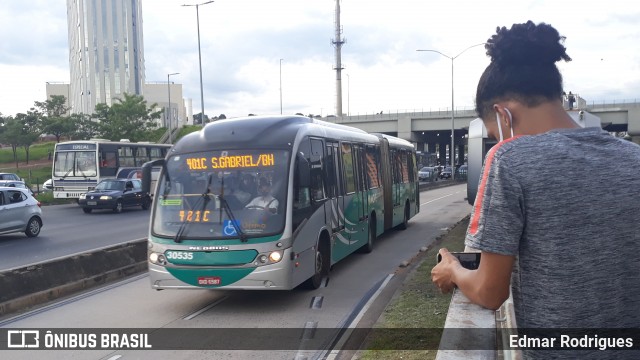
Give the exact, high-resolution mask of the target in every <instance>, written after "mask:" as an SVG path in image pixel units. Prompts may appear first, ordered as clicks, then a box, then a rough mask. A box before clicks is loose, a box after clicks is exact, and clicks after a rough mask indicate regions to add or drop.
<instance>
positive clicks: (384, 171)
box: [380, 137, 394, 231]
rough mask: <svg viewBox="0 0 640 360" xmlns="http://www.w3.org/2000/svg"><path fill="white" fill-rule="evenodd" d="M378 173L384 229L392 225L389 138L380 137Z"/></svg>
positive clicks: (391, 167)
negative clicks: (380, 182)
mask: <svg viewBox="0 0 640 360" xmlns="http://www.w3.org/2000/svg"><path fill="white" fill-rule="evenodd" d="M380 154H381V156H380V160H381V162H380V173H381V175H382V178H381V179H382V189H383V192H382V196H383V207H384V210H383V213H384V230H385V231H386V230H389V229H390V228H391V227H393V197H394V196H393V195H394V193H393V192H394V185H393V182H394V181H393V174H394V171H393V158H392V155H393V154H392V153H391V151H390V149H389V140H387V139H385V138H383V137H382V138H380Z"/></svg>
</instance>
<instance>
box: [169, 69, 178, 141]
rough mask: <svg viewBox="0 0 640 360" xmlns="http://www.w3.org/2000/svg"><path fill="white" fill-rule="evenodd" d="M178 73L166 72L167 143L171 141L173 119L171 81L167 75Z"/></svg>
mask: <svg viewBox="0 0 640 360" xmlns="http://www.w3.org/2000/svg"><path fill="white" fill-rule="evenodd" d="M178 74H180V73H171V74H167V94H168V98H169V106H168V110H167V120H169V144H172V143H173V126H172V123H173V119H172V116H171V83H170V82H169V77H170V76H171V75H178Z"/></svg>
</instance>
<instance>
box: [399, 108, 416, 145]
mask: <svg viewBox="0 0 640 360" xmlns="http://www.w3.org/2000/svg"><path fill="white" fill-rule="evenodd" d="M411 121H412V120H411V116H410V115H409V114H406V115H399V116H398V137H399V138H401V139H404V140H407V141H410V142H412V143H415V142H417V141H418V140H420V139H418V136H417V135H416V134H414V133H413V131H411Z"/></svg>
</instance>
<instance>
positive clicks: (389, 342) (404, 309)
mask: <svg viewBox="0 0 640 360" xmlns="http://www.w3.org/2000/svg"><path fill="white" fill-rule="evenodd" d="M468 225H469V218H468V217H467V218H465V219H464V220H463V221H461V222H459V223H458V224H456V226H454V227H453V228H452V229H451V230H450V231H449V232H447V233H446V234H445V235H443V236H442V237H440V238H439V239H438V240H436V242H435V243H434V244H433V245H431V246H430V248H429V250H427V251H426V252H425V253H424V254H423V255H422V257H421V259H422V262H421V264H420V265H418V267H417V268H415V269H414V270H413V272H412V273H411V274H409V275H408V276H407V278H406V279H405V282H404V283H403V285H402V286H401V287H400V289H398V291H397V292H396V294H395V296H394V298H393V299H392V301H391V302H390V303H389V305H387V307H386V309H385V310H384V312H383V313H382V315H381V316H380V319H378V322H377V323H376V325H375V327H374V328H382V329H387V328H394V329H403V330H405V331H403V336H402V338H398V337H397V335H398V334H397V333H392V332H384V331H379V332H374V333H373V334H374V335H373V336H370V337H369V338H368V339H367V340H366V342H365V344H364V347H363V349H367V350H363V351H361V352H360V353H359V354H358V356H357V357H358V358H359V359H361V360H387V359H389V360H396V359H403V360H413V359H415V360H425V359H435V358H436V354H437V352H438V351H437V344H439V342H440V339H430V340H429V339H427V340H425V339H424V338H423V337H422V336H423V335H424V332H422V331H421V330H420V329H425V330H428V329H438V328H442V327H444V322H445V319H446V317H447V311H448V308H449V303H450V301H451V294H446V295H443V294H441V293H440V291H439V290H438V289H436V287H435V286H434V285H433V284H432V282H431V269H432V268H433V267H434V266H435V264H436V254H437V253H438V249H440V248H441V247H446V248H447V249H449V250H450V251H463V250H464V236H465V233H466V230H467V226H468ZM407 329H416V331H415V332H412V331H406V330H407ZM425 341H427V342H429V343H431V344H435V345H434V346H432V345H428V344H426V343H425ZM410 348H413V349H421V348H425V349H428V350H409V349H410Z"/></svg>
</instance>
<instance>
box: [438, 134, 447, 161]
mask: <svg viewBox="0 0 640 360" xmlns="http://www.w3.org/2000/svg"><path fill="white" fill-rule="evenodd" d="M447 145H448V144H447V141H442V140H441V141H440V142H439V143H438V147H439V149H438V150H439V151H438V160H440V165H446V164H447V163H448V161H447Z"/></svg>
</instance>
